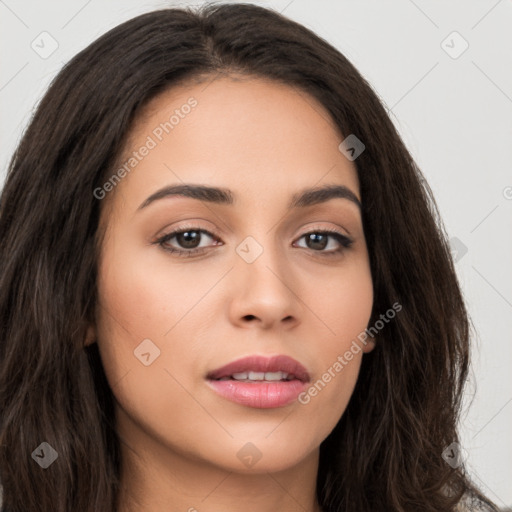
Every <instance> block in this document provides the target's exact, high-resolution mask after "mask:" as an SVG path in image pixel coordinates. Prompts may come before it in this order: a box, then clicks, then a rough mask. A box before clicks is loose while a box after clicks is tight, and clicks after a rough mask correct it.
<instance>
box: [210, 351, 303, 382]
mask: <svg viewBox="0 0 512 512" xmlns="http://www.w3.org/2000/svg"><path fill="white" fill-rule="evenodd" d="M279 372H281V373H280V375H279ZM278 376H279V378H278ZM207 378H208V379H211V380H221V379H222V380H227V379H234V380H250V381H253V382H254V381H261V380H265V381H279V380H295V379H296V380H300V381H302V382H308V381H309V374H308V372H307V370H306V368H304V366H302V365H301V364H300V363H299V362H298V361H296V360H295V359H293V358H291V357H288V356H284V355H280V356H274V357H270V358H265V357H262V356H249V357H244V358H242V359H238V360H236V361H233V362H232V363H229V364H227V365H225V366H223V367H222V368H218V369H217V370H213V371H212V372H210V373H209V374H208V375H207Z"/></svg>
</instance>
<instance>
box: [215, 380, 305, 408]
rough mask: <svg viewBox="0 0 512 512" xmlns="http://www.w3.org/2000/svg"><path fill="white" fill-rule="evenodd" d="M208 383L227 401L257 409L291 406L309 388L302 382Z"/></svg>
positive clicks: (225, 381) (217, 381) (219, 381)
mask: <svg viewBox="0 0 512 512" xmlns="http://www.w3.org/2000/svg"><path fill="white" fill-rule="evenodd" d="M207 382H208V384H209V385H210V386H211V387H212V388H213V389H214V390H215V391H216V392H217V393H218V394H219V395H220V396H222V397H224V398H226V399H227V400H230V401H231V402H235V403H237V404H240V405H245V406H247V407H254V408H256V409H271V408H275V407H283V406H285V405H289V404H291V403H292V402H294V401H295V400H296V399H297V397H298V396H299V394H300V393H301V392H302V391H304V390H305V389H306V387H307V384H306V383H305V382H302V381H300V380H288V381H260V382H242V381H236V380H211V379H209V380H208V381H207Z"/></svg>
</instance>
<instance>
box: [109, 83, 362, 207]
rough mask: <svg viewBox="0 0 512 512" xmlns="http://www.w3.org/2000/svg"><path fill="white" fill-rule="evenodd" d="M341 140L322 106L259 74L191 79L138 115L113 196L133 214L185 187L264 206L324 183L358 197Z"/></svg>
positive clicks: (350, 164) (166, 93)
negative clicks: (223, 190) (216, 190)
mask: <svg viewBox="0 0 512 512" xmlns="http://www.w3.org/2000/svg"><path fill="white" fill-rule="evenodd" d="M343 138H344V136H343V135H342V134H341V133H340V131H339V129H338V127H337V126H336V125H335V124H334V122H333V120H332V118H331V117H330V115H329V113H328V112H327V110H326V109H325V108H324V107H323V105H322V104H321V103H320V102H318V101H317V100H316V99H315V98H313V97H312V96H310V95H309V94H307V93H305V92H304V91H302V90H300V89H298V88H296V87H293V86H289V85H285V84H281V83H278V82H275V81H270V80H267V79H262V78H254V77H251V78H249V77H222V78H217V79H214V78H206V79H204V80H202V81H200V82H198V81H197V80H196V81H189V82H186V83H183V84H181V85H179V86H174V87H172V88H171V89H169V90H167V91H165V92H163V93H161V94H159V95H158V96H157V97H155V98H153V99H152V100H151V101H150V102H149V103H148V104H147V105H146V106H145V108H144V109H143V111H142V112H141V114H140V115H139V116H138V118H137V120H136V122H135V123H134V126H133V127H132V129H131V131H130V134H129V136H128V138H127V143H126V145H125V148H124V151H123V153H122V155H121V158H120V161H119V162H118V166H121V165H123V164H124V165H125V167H126V168H127V169H129V170H128V172H126V173H124V174H125V175H126V177H124V178H123V179H122V181H121V182H120V183H119V184H118V185H117V186H116V190H115V194H114V196H115V195H119V193H121V194H122V196H123V198H124V199H125V202H128V203H129V205H130V207H131V208H132V209H133V208H136V207H137V206H139V205H140V203H141V202H142V201H143V200H144V199H145V198H146V197H147V196H149V195H150V194H151V193H152V192H154V191H155V190H156V189H157V188H160V187H162V186H165V185H172V184H179V183H180V182H182V183H183V182H187V183H197V184H205V185H206V184H207V185H214V186H219V187H228V188H230V189H232V190H234V191H235V193H236V194H237V196H238V195H240V196H241V197H242V198H243V197H245V198H246V199H248V200H249V199H250V200H251V201H254V202H258V203H259V204H260V206H261V204H262V202H268V201H270V200H272V199H273V198H275V199H276V200H279V197H282V200H283V201H284V200H286V201H288V199H289V196H290V195H291V194H293V192H294V191H295V190H298V189H302V188H306V187H313V186H315V185H320V184H322V181H323V182H329V183H339V184H343V185H346V186H348V187H350V188H351V189H352V190H353V191H354V192H355V194H356V195H357V196H359V186H358V179H357V171H356V167H355V165H354V163H353V162H350V161H349V160H347V159H346V158H345V157H344V156H343V154H342V153H341V152H340V151H339V149H338V146H339V144H340V142H341V141H342V140H343ZM142 153H144V155H143V156H142ZM127 163H129V165H128V166H126V164H127Z"/></svg>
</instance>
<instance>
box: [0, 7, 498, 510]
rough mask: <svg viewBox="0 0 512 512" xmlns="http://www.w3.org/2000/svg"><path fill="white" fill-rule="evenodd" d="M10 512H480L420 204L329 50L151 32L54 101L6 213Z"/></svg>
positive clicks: (458, 299) (425, 199) (437, 225)
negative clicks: (466, 511)
mask: <svg viewBox="0 0 512 512" xmlns="http://www.w3.org/2000/svg"><path fill="white" fill-rule="evenodd" d="M0 236H1V240H2V243H1V248H0V261H1V272H0V326H1V327H0V328H1V331H0V334H1V336H0V339H1V345H0V347H1V356H2V366H1V373H0V397H1V403H2V416H1V426H0V439H1V443H0V445H1V451H0V471H1V473H0V481H1V482H2V485H3V494H4V496H3V501H4V502H3V508H2V510H3V511H4V512H7V511H9V512H17V511H21V510H23V511H32V510H34V511H35V510H38V511H39V510H56V511H62V512H64V511H69V510H79V511H93V510H94V511H105V512H106V511H109V512H110V511H113V510H115V511H116V512H128V511H142V510H144V511H159V510H189V511H193V510H198V511H203V510H207V511H216V510H223V511H230V510H240V509H243V510H245V511H252V510H256V509H257V510H260V511H261V510H269V511H270V510H277V509H280V510H305V511H315V512H318V511H324V512H327V511H352V512H354V511H361V512H363V511H369V510H379V511H413V510H414V511H440V510H442V511H454V510H460V509H461V507H463V506H470V507H471V510H476V509H478V507H481V509H482V510H496V508H495V506H494V505H493V504H492V503H490V502H489V500H487V499H486V498H485V497H484V496H482V495H481V494H480V492H479V491H478V490H477V489H476V488H475V487H474V486H473V485H472V483H471V482H470V480H469V478H468V477H467V475H466V474H465V471H464V465H463V461H462V460H461V457H460V454H459V453H458V443H457V441H458V437H457V431H456V421H457V416H458V411H459V406H460V400H461V393H462V389H463V385H464V382H465V379H466V375H467V370H468V352H469V330H470V329H469V320H468V316H467V312H466V309H465V305H464V302H463V299H462V296H461V292H460V288H459V285H458V282H457V278H456V274H455V271H454V267H453V264H452V261H451V256H450V250H449V247H448V244H447V241H446V238H445V235H444V233H443V230H442V223H441V221H440V219H439V217H438V212H437V209H436V206H435V201H434V199H433V197H432V194H431V191H430V189H429V188H428V186H427V184H426V183H425V182H424V179H423V177H422V175H421V173H420V171H419V169H418V168H417V166H416V164H415V163H414V161H413V159H412V157H411V156H410V154H409V153H408V151H407V149H406V147H405V146H404V144H403V142H402V141H401V139H400V137H399V135H398V133H397V132H396V130H395V128H394V127H393V124H392V123H391V121H390V120H389V118H388V116H387V114H386V111H385V109H384V108H383V106H382V105H381V103H380V102H379V100H378V98H377V96H376V94H375V93H374V92H373V91H372V89H371V88H370V86H369V85H368V84H367V82H366V81H365V80H364V79H363V78H362V77H361V75H360V74H359V73H358V72H357V70H356V69H355V68H354V67H353V66H352V65H351V64H350V63H349V62H348V61H347V59H346V58H345V57H344V56H343V55H341V54H340V53H339V52H338V51H337V50H336V49H335V48H333V47H332V46H330V45H329V44H328V43H326V42H325V41H323V40H322V39H320V38H319V37H318V36H316V35H314V34H313V33H311V32H310V31H309V30H307V29H306V28H304V27H303V26H301V25H299V24H297V23H295V22H292V21H290V20H288V19H286V18H285V17H283V16H281V15H279V14H277V13H275V12H273V11H271V10H267V9H264V8H262V7H257V6H253V5H245V4H238V5H213V6H206V7H204V8H203V9H201V10H199V11H197V12H195V11H192V10H190V9H165V10H161V11H156V12H152V13H149V14H145V15H142V16H138V17H136V18H134V19H132V20H130V21H128V22H126V23H123V24H122V25H120V26H118V27H116V28H114V29H113V30H111V31H110V32H108V33H107V34H105V35H103V36H102V37H100V38H99V39H98V40H97V41H95V42H94V43H93V44H91V45H90V46H89V47H87V48H86V49H85V50H83V51H82V52H81V53H80V54H78V55H77V56H76V57H75V58H74V59H72V61H71V62H70V63H68V64H67V65H66V66H65V67H64V69H63V70H62V71H61V73H60V74H59V75H58V77H57V78H56V79H55V80H54V82H53V83H52V85H51V87H50V88H49V90H48V92H47V94H46V95H45V96H44V98H43V100H42V101H41V104H40V105H39V107H38V109H37V111H36V113H35V115H34V118H33V119H32V121H31V123H30V126H29V127H28V129H27V131H26V133H25V135H24V137H23V139H22V141H21V143H20V144H19V147H18V149H17V151H16V153H15V155H14V157H13V159H12V163H11V166H10V169H9V173H8V176H7V180H6V183H5V187H4V189H3V193H2V197H1V209H0Z"/></svg>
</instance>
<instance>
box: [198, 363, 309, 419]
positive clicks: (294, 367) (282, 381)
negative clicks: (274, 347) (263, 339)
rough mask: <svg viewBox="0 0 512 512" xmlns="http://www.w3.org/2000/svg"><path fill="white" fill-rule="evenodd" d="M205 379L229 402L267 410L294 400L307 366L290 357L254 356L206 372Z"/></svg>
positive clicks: (303, 384) (305, 378) (304, 381)
mask: <svg viewBox="0 0 512 512" xmlns="http://www.w3.org/2000/svg"><path fill="white" fill-rule="evenodd" d="M206 380H207V383H208V385H209V386H210V388H212V389H213V390H214V391H215V392H216V393H217V394H219V395H220V396H222V397H223V398H225V399H227V400H230V401H231V402H235V403H238V404H240V405H244V406H247V407H254V408H259V409H268V408H275V407H283V406H285V405H289V404H290V403H292V402H294V401H295V400H296V399H297V397H298V395H299V394H300V392H301V391H303V390H304V389H305V388H306V387H307V383H308V382H309V381H310V377H309V374H308V372H307V370H306V368H305V367H304V366H303V365H302V364H300V363H299V362H298V361H296V360H295V359H293V358H291V357H288V356H284V355H279V356H273V357H270V358H268V357H262V356H257V355H255V356H249V357H244V358H242V359H238V360H236V361H233V362H231V363H229V364H227V365H225V366H223V367H221V368H218V369H216V370H213V371H211V372H209V373H208V374H207V376H206Z"/></svg>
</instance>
